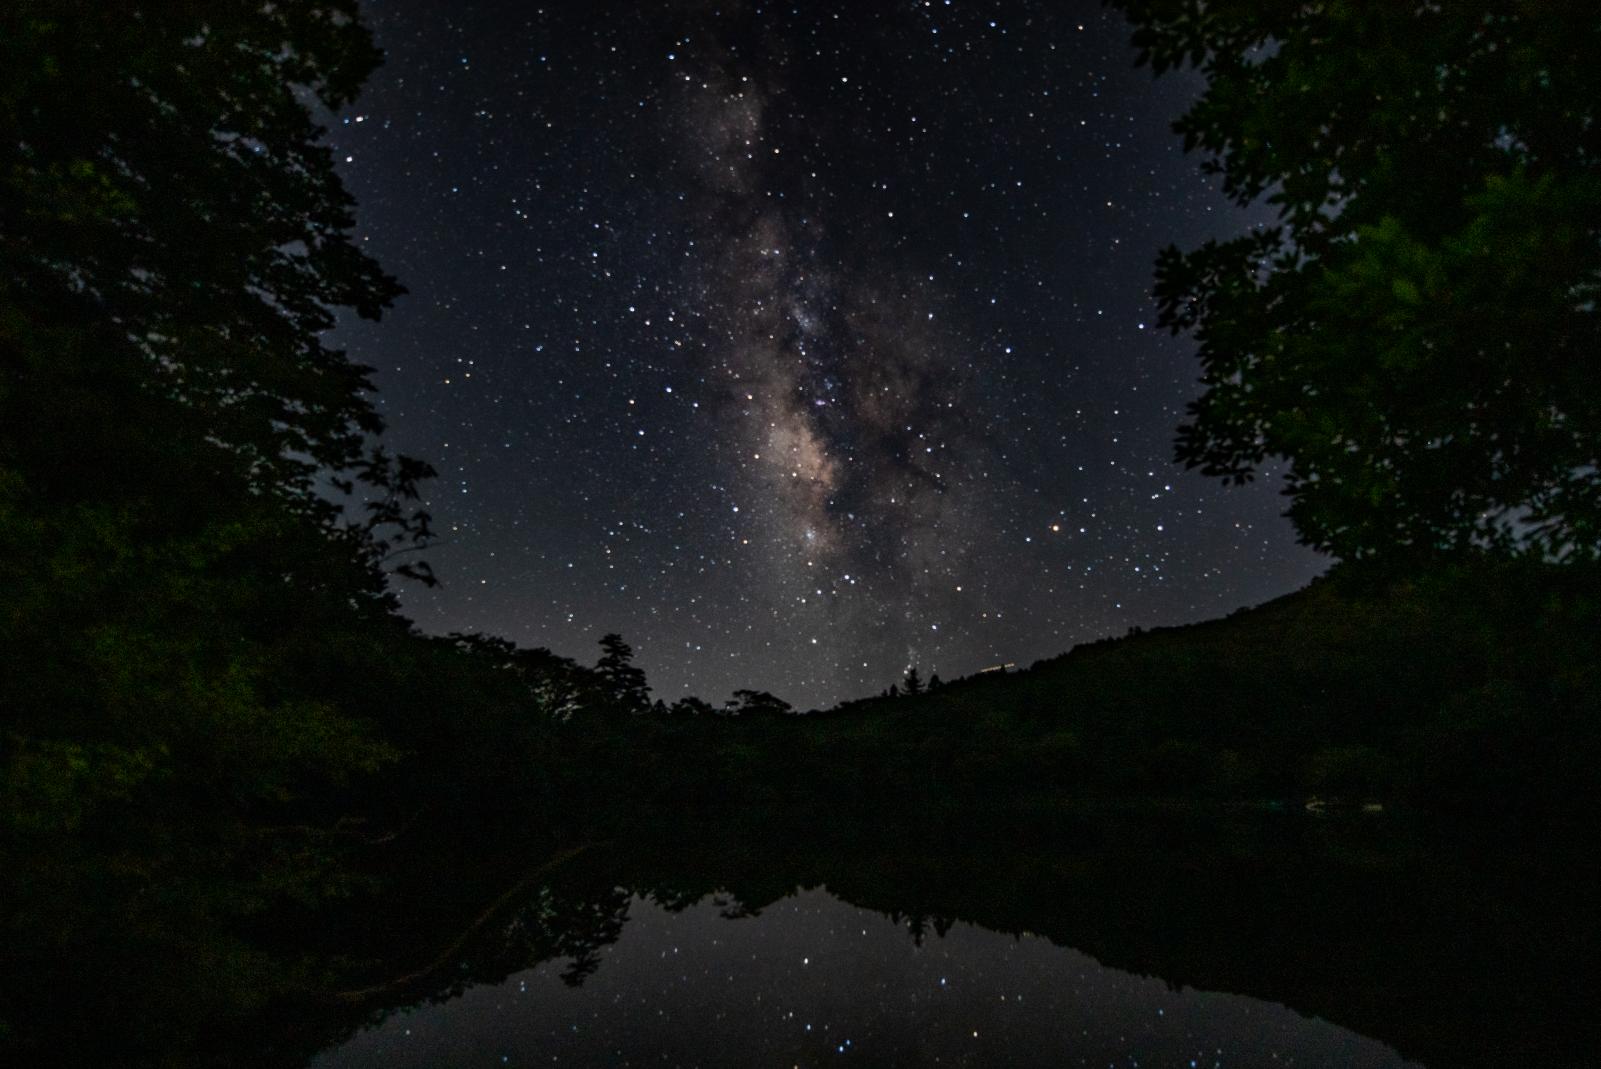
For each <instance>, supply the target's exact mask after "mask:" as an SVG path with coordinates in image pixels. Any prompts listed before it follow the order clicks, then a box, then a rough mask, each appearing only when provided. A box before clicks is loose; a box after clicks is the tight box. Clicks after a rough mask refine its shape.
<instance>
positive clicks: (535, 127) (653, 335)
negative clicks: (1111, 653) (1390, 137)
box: [329, 0, 1326, 708]
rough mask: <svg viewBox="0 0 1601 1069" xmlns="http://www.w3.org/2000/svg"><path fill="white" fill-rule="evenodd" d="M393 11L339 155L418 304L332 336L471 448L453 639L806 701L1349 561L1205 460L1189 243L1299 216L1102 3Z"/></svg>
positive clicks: (447, 554)
mask: <svg viewBox="0 0 1601 1069" xmlns="http://www.w3.org/2000/svg"><path fill="white" fill-rule="evenodd" d="M364 6H365V10H366V14H367V18H368V20H369V22H370V23H371V25H372V26H373V28H374V30H375V33H376V36H377V39H378V43H379V44H380V45H381V46H382V47H383V48H384V49H385V50H386V52H387V56H388V59H387V62H386V64H385V66H384V67H382V68H381V69H380V70H379V71H378V73H377V74H376V75H375V76H374V77H373V79H372V80H371V82H370V83H369V85H368V89H367V92H366V93H365V94H364V95H363V97H362V98H361V100H360V101H359V102H358V104H357V105H356V106H355V107H354V108H353V109H351V110H350V111H348V112H346V113H344V114H342V115H341V116H339V117H338V118H336V119H334V120H333V126H332V128H331V131H330V135H329V139H330V142H331V143H332V144H333V145H334V147H335V149H336V152H337V154H338V158H339V159H340V160H341V161H342V162H341V165H340V166H341V170H342V173H343V175H344V177H345V180H346V181H347V183H348V185H349V187H350V189H351V190H352V192H353V193H354V194H355V196H356V198H357V200H358V203H359V213H358V219H359V226H358V237H359V240H360V241H361V242H362V243H363V245H364V247H365V248H366V249H367V250H368V251H369V252H371V253H372V254H373V255H375V256H376V257H377V258H378V259H379V260H380V262H382V263H383V264H384V266H385V267H386V268H387V269H388V270H390V271H391V272H393V273H395V274H397V275H398V276H399V277H400V279H401V281H402V282H403V283H404V284H405V285H406V286H407V287H408V288H409V290H410V293H409V295H408V296H406V297H404V298H402V300H401V302H400V303H399V304H398V306H397V307H396V308H395V310H394V311H393V312H392V313H391V314H389V315H388V316H386V318H385V319H384V321H383V322H382V323H379V324H368V323H356V322H354V321H352V322H351V323H350V324H349V325H347V326H346V327H344V328H343V329H342V332H341V341H342V343H343V344H345V345H346V346H347V347H348V350H349V353H350V355H351V357H352V358H353V359H354V360H356V361H357V362H360V363H364V364H369V365H372V366H373V367H375V368H377V369H378V374H377V376H376V378H377V382H378V384H379V387H380V389H381V391H382V394H381V398H380V401H381V406H382V408H383V410H384V412H385V414H386V417H387V419H388V421H389V423H390V431H389V434H388V440H389V442H390V444H391V445H392V446H393V447H395V448H397V449H399V450H400V451H403V452H408V453H412V454H415V455H419V456H422V457H424V458H426V459H429V460H431V461H432V462H433V463H434V465H435V466H436V467H437V468H438V469H439V472H440V478H439V479H438V480H436V481H435V482H434V483H433V484H432V486H431V493H430V505H431V507H432V510H433V512H434V516H435V520H436V523H437V524H438V526H439V527H440V530H441V532H442V535H443V541H442V543H441V544H440V545H439V546H438V547H436V548H435V549H434V550H433V551H432V552H431V554H430V560H431V561H432V562H433V564H434V566H435V568H436V569H437V571H438V572H439V574H440V576H441V578H442V580H443V585H442V586H441V587H440V588H438V589H436V590H431V591H430V590H423V589H409V590H407V591H405V593H404V602H405V607H406V611H407V612H408V613H409V614H410V615H411V616H412V617H413V618H414V619H415V620H416V621H417V622H418V624H419V625H420V626H422V627H423V628H424V629H426V630H428V631H431V632H440V633H443V632H446V631H455V630H476V631H486V632H492V633H496V634H501V635H504V636H506V637H508V638H511V639H513V640H515V641H517V642H518V643H520V644H523V645H528V646H548V647H550V648H551V649H553V650H555V651H556V652H558V653H561V654H565V655H568V656H572V657H576V658H578V659H579V660H581V661H584V662H586V663H589V662H592V661H593V660H594V659H595V656H596V655H597V653H598V650H597V647H596V645H595V642H596V640H597V639H598V638H599V637H600V636H601V635H602V634H603V633H605V632H607V631H619V632H621V633H622V634H623V635H624V636H625V637H626V638H627V639H628V640H629V641H630V642H631V643H632V644H633V645H634V647H635V649H636V652H637V655H638V656H637V660H638V663H639V664H640V665H641V666H642V667H644V668H645V669H646V670H647V672H648V673H649V675H650V679H651V682H652V684H653V685H654V688H655V691H656V693H657V694H658V695H659V696H662V697H665V698H666V699H668V700H669V701H671V700H672V699H673V698H675V697H678V696H682V695H684V694H686V693H695V694H699V695H701V696H703V697H705V698H708V699H710V700H712V701H714V702H718V701H721V700H722V699H723V698H724V697H726V696H727V694H728V693H729V691H731V690H732V689H733V688H735V687H756V688H760V689H765V690H770V691H773V692H774V693H777V694H779V695H780V696H782V697H784V698H786V699H788V700H790V701H791V702H793V703H795V704H796V705H797V706H798V707H800V708H806V707H810V706H821V705H826V704H830V703H832V702H834V701H837V700H839V699H842V698H848V697H853V696H859V695H863V694H866V693H871V692H876V691H878V690H880V689H882V688H883V687H885V686H886V685H888V684H889V683H890V682H892V681H895V680H896V679H898V678H899V677H900V676H901V675H902V674H903V673H904V671H905V670H906V668H907V666H908V665H909V664H912V663H916V664H918V665H919V666H921V667H922V669H923V672H924V674H925V675H927V673H928V672H929V671H931V670H933V671H938V672H939V673H940V674H941V675H943V676H945V677H946V678H951V677H954V676H957V675H962V674H966V673H968V672H972V671H974V670H976V669H979V668H982V667H984V666H986V665H989V664H993V663H997V662H1004V661H1013V662H1018V663H1019V664H1024V665H1026V664H1027V663H1029V662H1030V661H1032V660H1034V659H1036V658H1039V657H1044V656H1050V655H1053V654H1057V653H1060V652H1062V651H1064V650H1066V649H1068V648H1069V647H1071V646H1072V645H1073V644H1075V643H1077V642H1082V641H1088V640H1092V639H1095V638H1098V637H1101V636H1103V635H1108V634H1122V633H1123V632H1124V631H1126V630H1127V629H1128V628H1129V627H1130V626H1133V625H1139V626H1142V627H1151V626H1155V625H1163V624H1173V623H1180V622H1186V621H1193V620H1200V619H1206V618H1210V617H1215V616H1219V615H1223V614H1226V613H1227V612H1228V611H1230V610H1231V609H1234V608H1236V607H1239V606H1242V605H1250V604H1256V603H1259V602H1261V601H1264V600H1266V599H1268V598H1270V597H1273V596H1276V595H1278V594H1282V593H1285V592H1288V591H1290V590H1292V589H1295V588H1296V587H1299V586H1301V585H1303V584H1304V583H1305V582H1306V581H1307V580H1308V579H1309V578H1311V577H1312V576H1313V575H1315V574H1317V573H1318V572H1319V571H1321V570H1322V569H1323V568H1324V567H1325V566H1326V562H1325V561H1324V560H1323V559H1321V558H1319V557H1317V556H1315V555H1313V554H1311V553H1310V552H1309V551H1307V550H1305V549H1304V548H1301V547H1299V546H1297V545H1296V543H1295V538H1294V533H1293V531H1292V530H1291V528H1290V526H1289V524H1288V522H1287V521H1286V520H1284V519H1282V518H1281V517H1280V513H1281V512H1282V511H1283V507H1284V502H1283V499H1282V498H1281V497H1280V496H1279V493H1278V489H1279V486H1278V483H1277V479H1276V478H1264V479H1262V480H1259V481H1258V482H1257V483H1256V484H1254V485H1252V486H1250V487H1246V488H1230V487H1225V486H1223V485H1222V484H1221V483H1217V482H1215V481H1213V480H1208V479H1205V478H1203V477H1202V476H1200V475H1198V474H1195V473H1189V472H1185V471H1184V470H1182V469H1181V468H1180V467H1178V466H1176V465H1175V464H1174V463H1173V462H1172V460H1171V456H1172V439H1173V432H1174V428H1175V427H1176V425H1177V424H1178V423H1179V422H1180V421H1181V420H1182V418H1183V412H1184V406H1185V404H1186V402H1187V401H1189V400H1190V399H1191V398H1193V397H1194V396H1195V395H1196V394H1197V393H1198V385H1197V383H1196V379H1197V376H1198V374H1199V366H1198V364H1197V362H1196V360H1195V357H1194V350H1193V344H1192V343H1191V342H1189V341H1188V340H1186V339H1175V338H1173V337H1171V336H1169V335H1168V334H1166V333H1165V332H1161V331H1158V330H1156V329H1155V328H1154V323H1153V319H1154V316H1155V312H1154V309H1153V307H1152V301H1151V297H1150V289H1151V277H1152V263H1153V260H1154V258H1155V254H1156V252H1157V250H1158V249H1159V248H1160V247H1162V246H1163V245H1165V244H1167V243H1169V242H1176V243H1177V244H1179V245H1180V246H1182V247H1190V246H1193V245H1194V244H1197V243H1198V242H1200V241H1202V240H1204V239H1206V238H1207V237H1211V236H1221V235H1224V234H1228V233H1231V232H1237V231H1238V230H1239V229H1240V228H1241V227H1244V226H1248V225H1251V224H1252V223H1253V222H1261V221H1263V220H1266V219H1267V218H1268V215H1267V214H1266V212H1265V210H1264V211H1261V212H1258V213H1257V214H1255V215H1254V216H1253V215H1247V214H1242V213H1241V212H1240V211H1238V210H1237V209H1235V208H1233V207H1232V206H1231V205H1230V204H1229V203H1228V202H1227V201H1226V200H1225V199H1224V198H1223V197H1222V196H1221V194H1219V193H1218V192H1217V190H1216V184H1215V182H1214V181H1213V180H1211V179H1209V178H1207V177H1206V176H1204V175H1203V174H1202V173H1201V171H1200V160H1199V159H1198V158H1195V157H1186V156H1184V155H1182V153H1181V151H1180V147H1181V146H1180V144H1179V141H1178V139H1177V138H1176V137H1175V136H1174V135H1173V134H1172V133H1171V131H1170V129H1169V123H1170V121H1171V120H1172V119H1173V118H1174V117H1175V116H1177V115H1178V114H1179V113H1180V112H1181V111H1182V110H1183V109H1184V107H1185V106H1186V105H1187V103H1188V101H1189V100H1190V99H1191V98H1192V96H1193V94H1194V93H1195V92H1196V91H1197V89H1198V79H1196V78H1194V77H1175V76H1171V75H1170V76H1167V77H1165V78H1163V79H1161V80H1160V81H1154V80H1153V78H1152V75H1151V72H1150V71H1149V70H1148V69H1135V68H1134V55H1133V51H1132V49H1131V48H1130V47H1129V45H1128V43H1127V29H1126V27H1125V25H1124V24H1123V22H1122V19H1121V16H1118V15H1116V14H1115V13H1107V12H1103V11H1102V9H1101V5H1100V2H1099V0H1082V2H1076V3H1074V2H1060V0H1057V2H1049V3H1038V4H1035V3H1024V2H1002V3H993V2H992V3H978V2H971V0H969V2H963V0H928V2H922V0H919V2H910V0H898V2H889V0H886V2H882V3H880V2H871V3H868V2H850V3H846V2H834V3H790V4H772V5H765V4H758V3H748V2H740V0H716V2H712V0H684V2H676V3H675V2H662V3H655V4H644V3H642V4H620V3H619V4H608V3H604V2H591V3H571V4H569V3H562V4H548V5H545V6H543V7H536V6H533V5H530V4H523V3H503V4H495V3H472V4H464V3H463V4H456V3H446V2H444V0H431V2H430V0H404V2H403V0H384V2H369V3H367V4H366V5H364Z"/></svg>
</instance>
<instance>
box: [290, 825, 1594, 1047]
mask: <svg viewBox="0 0 1601 1069" xmlns="http://www.w3.org/2000/svg"><path fill="white" fill-rule="evenodd" d="M905 816H906V815H904V814H902V815H901V819H899V820H897V821H895V822H880V823H876V824H874V823H869V822H867V821H864V820H862V819H860V815H859V814H858V815H855V816H854V817H847V815H845V814H838V813H827V812H826V811H815V810H814V811H810V812H809V813H802V814H789V815H787V816H786V817H785V818H782V819H779V818H774V817H772V816H771V815H762V816H761V817H760V818H758V817H756V816H755V815H752V814H742V815H741V816H740V818H739V819H730V820H729V821H727V822H725V823H716V822H712V823H698V824H693V825H684V824H682V823H680V822H667V823H660V822H655V821H652V822H648V823H646V824H641V825H638V826H636V827H634V828H632V829H631V830H630V831H628V832H627V833H626V834H620V835H619V836H618V838H616V839H613V840H608V841H606V842H600V843H595V844H591V845H589V846H587V847H586V848H585V849H583V850H582V851H580V852H579V853H578V855H576V856H574V857H572V858H570V859H568V860H565V861H563V862H562V863H560V864H558V865H556V866H554V867H551V868H548V869H536V873H537V878H535V879H531V880H528V881H526V882H525V884H524V885H522V886H519V887H518V888H516V889H515V891H514V893H513V894H512V895H511V896H510V897H509V898H508V900H507V903H506V905H505V908H504V909H501V910H497V911H493V913H492V915H491V916H489V917H488V918H487V919H484V923H482V924H481V925H480V926H479V927H478V928H477V929H475V930H474V932H473V933H472V935H471V938H469V939H466V940H465V941H463V942H461V943H460V944H459V945H458V946H457V947H455V948H454V949H453V951H452V953H450V954H448V955H447V956H446V959H445V960H442V961H439V962H437V965H438V967H437V968H436V969H433V970H432V971H431V972H429V973H428V975H427V976H426V977H424V978H422V979H421V980H420V981H418V982H415V983H408V984H407V985H406V986H405V987H404V989H396V990H395V991H394V992H392V993H389V994H386V995H385V996H384V997H382V998H380V999H379V1000H378V1001H377V1003H375V1004H374V1005H373V1006H372V1007H371V1008H369V1009H368V1010H367V1011H366V1013H365V1015H364V1017H363V1018H362V1019H361V1020H360V1021H356V1022H348V1023H347V1024H346V1025H345V1026H343V1027H342V1029H341V1030H340V1033H339V1034H338V1036H337V1037H333V1038H331V1039H330V1040H329V1041H328V1042H326V1043H324V1044H323V1047H324V1049H322V1051H321V1052H320V1053H319V1054H317V1055H316V1056H315V1057H314V1058H313V1059H312V1060H311V1061H310V1063H309V1064H310V1065H311V1066H313V1067H315V1069H365V1067H377V1066H385V1067H406V1066H419V1067H421V1066H441V1065H449V1066H484V1067H492V1066H505V1065H510V1066H519V1065H520V1066H530V1065H578V1066H586V1065H595V1066H600V1065H608V1066H612V1065H615V1066H625V1065H672V1066H696V1065H700V1066H725V1065H726V1066H744V1065H751V1066H762V1065H771V1066H815V1065H822V1064H840V1065H845V1064H860V1065H974V1066H990V1065H1039V1066H1066V1065H1085V1066H1109V1067H1117V1069H1122V1067H1135V1066H1150V1067H1155V1066H1176V1067H1219V1066H1277V1065H1295V1066H1330V1067H1335V1066H1340V1067H1379V1066H1413V1065H1427V1066H1436V1067H1442V1066H1453V1067H1454V1066H1460V1065H1484V1066H1489V1065H1502V1064H1513V1063H1516V1062H1518V1061H1520V1060H1525V1059H1534V1058H1546V1059H1549V1060H1550V1061H1551V1062H1553V1063H1555V1064H1575V1062H1574V1061H1573V1058H1574V1055H1575V1052H1578V1051H1582V1050H1586V1049H1589V1048H1588V1046H1587V1045H1588V1044H1590V1043H1592V1042H1593V1041H1594V1040H1595V1038H1596V1028H1595V1025H1594V1023H1593V1021H1592V1020H1591V1018H1592V1017H1593V1015H1592V1014H1590V1013H1589V1012H1588V1011H1587V1008H1586V1002H1587V1000H1586V998H1585V996H1584V994H1583V991H1584V990H1585V989H1584V987H1583V985H1580V984H1577V983H1576V982H1575V979H1576V977H1578V976H1579V975H1582V972H1583V969H1584V967H1585V966H1584V960H1585V958H1584V955H1585V954H1586V953H1587V950H1586V948H1591V949H1593V948H1594V947H1595V946H1596V940H1595V938H1594V934H1595V927H1596V926H1595V922H1594V915H1593V914H1592V913H1589V912H1587V910H1586V906H1585V904H1586V902H1589V901H1593V897H1592V895H1591V893H1590V892H1591V891H1592V890H1593V884H1592V883H1590V882H1589V881H1588V880H1587V879H1581V878H1579V877H1578V876H1577V875H1576V874H1574V873H1572V872H1568V873H1566V875H1563V874H1560V873H1553V872H1552V871H1550V870H1549V869H1545V868H1541V867H1540V866H1541V865H1542V864H1543V863H1542V862H1540V861H1538V860H1534V859H1523V860H1521V861H1520V860H1517V859H1516V858H1515V857H1513V859H1511V860H1509V854H1508V852H1507V851H1506V850H1497V851H1496V852H1495V853H1494V854H1489V853H1482V852H1480V851H1478V850H1477V849H1476V848H1475V844H1474V843H1473V841H1472V837H1471V836H1469V837H1466V838H1465V839H1454V840H1451V841H1445V840H1443V839H1442V838H1441V837H1440V835H1439V833H1438V831H1437V830H1436V829H1427V828H1418V827H1415V826H1413V825H1411V824H1408V823H1407V822H1405V821H1403V820H1401V819H1399V818H1394V817H1388V816H1384V817H1362V816H1354V815H1353V816H1347V817H1338V818H1334V819H1329V818H1319V817H1314V816H1311V815H1308V814H1305V813H1301V812H1280V813H1268V812H1263V811H1251V812H1244V811H1242V812H1234V813H1227V814H1221V815H1220V814H1218V813H1215V812H1214V813H1206V814H1198V813H1196V812H1193V811H1186V810H1183V809H1175V810H1172V811H1165V812H1164V811H1160V810H1155V811H1130V810H1124V809H1115V808H1114V809H1109V810H1105V811H1095V812H1071V813H1065V812H1060V811H1049V812H1043V813H1042V812H1030V813H1016V812H987V813H986V812H964V813H949V814H941V815H939V816H938V817H937V818H933V817H931V818H930V819H925V820H911V821H909V822H908V821H906V820H905ZM1512 853H1513V854H1514V855H1515V851H1514V852H1512ZM1531 866H1532V868H1531ZM1569 877H1573V878H1572V879H1569Z"/></svg>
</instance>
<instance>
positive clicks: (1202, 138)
mask: <svg viewBox="0 0 1601 1069" xmlns="http://www.w3.org/2000/svg"><path fill="white" fill-rule="evenodd" d="M1113 4H1114V6H1116V7H1119V8H1122V9H1123V10H1124V11H1125V12H1126V13H1127V14H1128V16H1129V18H1130V19H1131V21H1132V22H1133V24H1134V26H1135V33H1134V41H1135V43H1136V45H1137V46H1138V47H1139V48H1140V50H1141V59H1142V61H1148V62H1150V63H1152V64H1153V66H1154V67H1155V69H1156V70H1157V71H1158V72H1161V71H1164V70H1166V69H1168V68H1172V67H1177V66H1180V65H1183V64H1191V65H1195V66H1197V67H1199V69H1200V70H1201V72H1202V74H1203V75H1204V76H1205V79H1206V83H1207V88H1206V92H1205V94H1204V95H1203V96H1202V98H1201V99H1200V100H1199V102H1198V103H1196V104H1195V105H1194V106H1193V107H1192V108H1191V109H1190V110H1189V112H1188V113H1186V114H1185V115H1184V116H1183V117H1182V118H1181V119H1179V120H1178V122H1177V123H1176V124H1175V129H1176V130H1177V131H1178V132H1179V133H1181V134H1182V135H1183V137H1184V142H1185V146H1186V148H1198V149H1200V150H1201V151H1202V152H1204V153H1206V154H1207V156H1208V160H1207V164H1206V169H1207V170H1209V171H1211V172H1213V173H1216V174H1219V175H1221V176H1222V181H1223V188H1224V190H1225V192H1226V193H1227V194H1228V195H1229V196H1230V197H1231V198H1233V199H1234V200H1235V201H1236V202H1237V203H1239V204H1241V205H1245V204H1250V203H1252V202H1254V201H1258V200H1261V199H1264V198H1265V201H1266V203H1268V204H1271V205H1273V206H1274V208H1275V209H1276V210H1277V213H1278V220H1277V222H1276V223H1275V224H1274V225H1271V226H1265V227H1259V228H1253V229H1252V230H1251V231H1250V232H1249V233H1245V234H1242V235H1241V236H1239V237H1236V238H1233V239H1231V240H1227V241H1223V242H1215V241H1214V242H1208V243H1206V244H1204V245H1202V246H1201V247H1200V248H1198V249H1194V250H1192V251H1190V252H1180V251H1178V250H1177V249H1174V248H1169V249H1167V250H1165V251H1164V252H1163V253H1162V254H1161V256H1160V258H1159V260H1158V271H1157V275H1158V281H1157V290H1156V292H1157V297H1158V300H1159V302H1160V307H1161V318H1160V322H1161V323H1162V324H1163V325H1165V326H1167V327H1170V328H1172V329H1173V330H1174V331H1175V332H1178V331H1193V332H1194V334H1195V337H1196V339H1197V341H1198V343H1199V348H1200V356H1201V361H1202V366H1203V371H1204V375H1203V380H1202V381H1203V383H1204V385H1205V392H1204V393H1203V394H1202V396H1201V397H1200V399H1199V400H1198V401H1197V402H1196V403H1195V404H1194V405H1193V406H1192V407H1191V410H1190V411H1191V420H1190V422H1189V423H1188V424H1187V425H1186V426H1184V427H1183V428H1181V430H1180V434H1179V439H1178V445H1177V454H1178V457H1179V459H1181V460H1182V461H1184V462H1185V463H1186V464H1188V465H1190V466H1191V467H1199V468H1201V469H1202V470H1203V471H1204V472H1206V473H1207V474H1210V475H1216V476H1222V477H1224V478H1227V479H1230V480H1233V481H1236V482H1242V481H1245V480H1248V479H1250V478H1251V477H1252V476H1253V474H1254V473H1255V472H1256V471H1257V470H1258V469H1259V468H1260V467H1261V466H1262V465H1263V464H1264V462H1266V461H1267V460H1268V458H1272V457H1279V458H1286V459H1287V460H1288V462H1289V467H1288V476H1287V480H1288V481H1287V489H1286V493H1287V494H1288V496H1289V499H1290V508H1289V515H1290V516H1291V517H1292V518H1293V519H1294V521H1295V524H1296V526H1297V529H1298V530H1299V532H1300V534H1301V537H1302V539H1303V540H1304V541H1306V542H1308V543H1310V544H1311V545H1313V546H1315V547H1317V548H1319V549H1323V550H1327V551H1329V552H1332V553H1334V554H1337V555H1339V556H1341V557H1345V558H1366V557H1374V556H1381V555H1388V556H1397V557H1400V556H1418V555H1424V556H1428V555H1438V554H1441V553H1452V552H1463V551H1469V552H1485V551H1488V552H1493V553H1495V554H1527V555H1533V556H1541V557H1547V558H1595V557H1596V556H1597V555H1598V554H1601V491H1598V489H1597V487H1598V483H1597V479H1596V469H1597V465H1598V460H1601V362H1598V361H1597V360H1596V359H1595V354H1596V352H1597V350H1598V347H1601V315H1598V307H1597V297H1598V296H1601V63H1598V62H1597V61H1596V60H1597V55H1596V49H1595V42H1596V40H1597V39H1598V35H1601V24H1598V17H1597V13H1596V10H1595V8H1594V7H1593V6H1592V5H1586V4H1504V3H1496V2H1491V0H1467V2H1463V3H1453V4H1446V5H1440V4H1372V3H1361V2H1357V0H1334V2H1331V3H1324V4H1316V5H1311V4H1259V3H1250V2H1247V0H1217V2H1211V3H1207V4H1205V5H1201V4H1197V3H1193V2H1191V0H1113Z"/></svg>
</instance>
